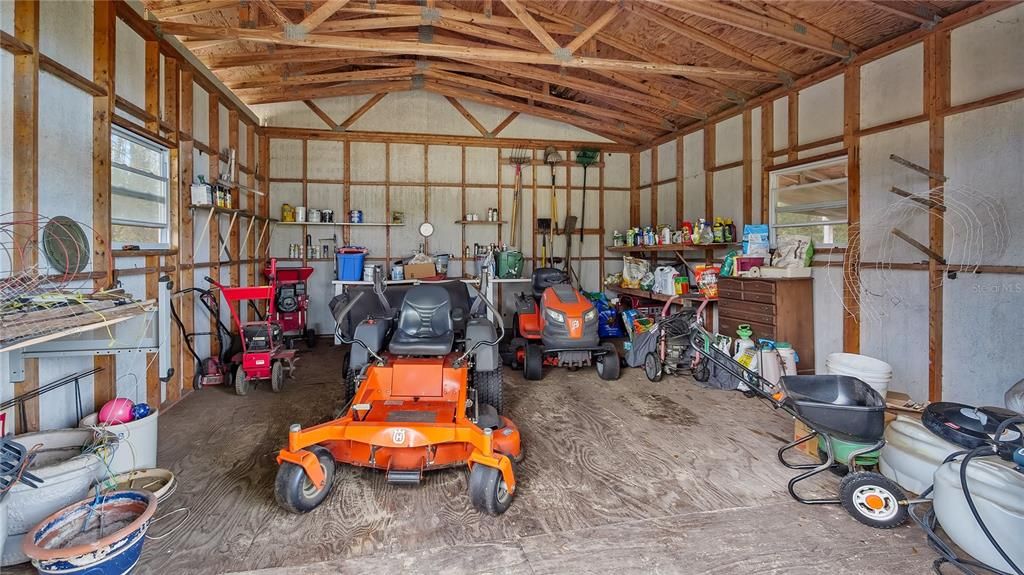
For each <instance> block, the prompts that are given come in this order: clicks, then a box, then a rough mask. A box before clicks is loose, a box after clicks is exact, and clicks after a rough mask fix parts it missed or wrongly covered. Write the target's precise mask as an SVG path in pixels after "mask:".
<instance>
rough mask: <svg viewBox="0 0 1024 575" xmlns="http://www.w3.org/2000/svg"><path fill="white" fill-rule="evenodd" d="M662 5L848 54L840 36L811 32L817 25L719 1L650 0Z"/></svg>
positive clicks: (780, 37) (818, 47)
mask: <svg viewBox="0 0 1024 575" xmlns="http://www.w3.org/2000/svg"><path fill="white" fill-rule="evenodd" d="M651 1H653V2H655V3H657V4H661V5H662V6H666V7H668V8H672V9H675V10H679V11H681V12H686V13H688V14H693V15H694V16H700V17H701V18H704V19H706V20H712V21H714V22H720V23H722V24H728V25H730V26H733V27H736V28H739V29H741V30H746V31H748V32H753V33H755V34H760V35H762V36H767V37H769V38H774V39H776V40H782V41H784V42H788V43H790V44H796V45H798V46H803V47H805V48H810V49H812V50H817V51H818V52H822V53H824V54H829V55H832V56H837V57H841V58H842V57H846V56H849V55H850V51H851V48H850V46H849V45H848V44H846V42H844V41H843V40H842V39H841V38H839V37H837V36H834V35H830V34H825V35H822V34H815V33H812V32H813V31H814V30H816V29H811V28H809V25H808V24H807V23H806V22H805V23H804V26H803V27H802V28H799V29H798V28H797V27H795V26H793V25H792V24H791V23H789V24H787V23H786V22H782V21H779V20H776V19H775V18H772V17H769V16H767V15H764V14H758V13H755V12H750V11H748V10H744V9H743V8H739V7H737V6H732V5H728V4H722V3H720V2H703V1H698V0H651Z"/></svg>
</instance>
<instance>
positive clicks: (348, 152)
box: [341, 140, 426, 244]
mask: <svg viewBox="0 0 1024 575" xmlns="http://www.w3.org/2000/svg"><path fill="white" fill-rule="evenodd" d="M343 153H344V158H343V159H342V166H341V169H342V170H343V172H342V174H343V175H342V179H344V180H345V191H344V197H343V200H342V202H343V207H342V211H343V213H342V214H341V217H342V220H341V221H343V222H347V221H348V212H349V211H350V210H351V209H352V142H350V141H348V140H345V149H344V152H343ZM424 161H425V160H424ZM424 170H426V168H425V167H424ZM423 179H424V181H426V177H424V178H423ZM341 233H342V237H343V238H344V240H345V244H348V243H349V242H350V241H352V227H351V226H344V227H342V232H341Z"/></svg>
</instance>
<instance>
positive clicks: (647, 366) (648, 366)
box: [644, 351, 665, 382]
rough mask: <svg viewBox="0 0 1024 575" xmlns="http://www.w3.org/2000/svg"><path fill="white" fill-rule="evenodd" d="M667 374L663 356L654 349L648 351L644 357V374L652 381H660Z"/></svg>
mask: <svg viewBox="0 0 1024 575" xmlns="http://www.w3.org/2000/svg"><path fill="white" fill-rule="evenodd" d="M664 374H665V370H664V368H663V367H662V365H661V358H660V357H658V354H656V353H654V352H653V351H649V352H647V355H646V356H645V357H644V375H646V376H647V379H648V380H650V381H654V382H658V381H661V377H662V376H663V375H664Z"/></svg>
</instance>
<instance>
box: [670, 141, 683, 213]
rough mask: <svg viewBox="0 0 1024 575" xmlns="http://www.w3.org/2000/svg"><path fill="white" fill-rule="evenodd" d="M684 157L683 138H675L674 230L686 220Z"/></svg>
mask: <svg viewBox="0 0 1024 575" xmlns="http://www.w3.org/2000/svg"><path fill="white" fill-rule="evenodd" d="M685 160H686V156H685V155H684V154H683V137H682V136H679V137H678V138H676V221H675V222H672V227H673V228H675V227H676V226H678V225H679V222H681V221H683V220H685V219H686V185H685V180H686V163H685Z"/></svg>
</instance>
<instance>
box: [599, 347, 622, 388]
mask: <svg viewBox="0 0 1024 575" xmlns="http://www.w3.org/2000/svg"><path fill="white" fill-rule="evenodd" d="M601 347H602V348H604V350H605V352H604V353H603V354H601V355H599V356H597V376H598V377H600V378H601V379H607V380H612V381H613V380H616V379H619V370H620V369H621V367H622V365H621V364H620V363H619V350H618V349H617V348H616V347H615V344H614V343H611V342H605V343H602V344H601Z"/></svg>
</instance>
